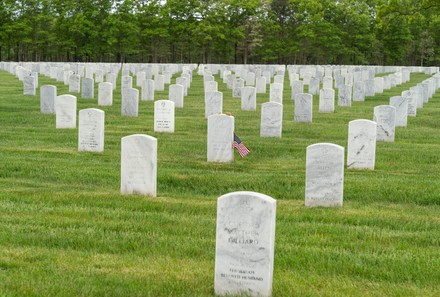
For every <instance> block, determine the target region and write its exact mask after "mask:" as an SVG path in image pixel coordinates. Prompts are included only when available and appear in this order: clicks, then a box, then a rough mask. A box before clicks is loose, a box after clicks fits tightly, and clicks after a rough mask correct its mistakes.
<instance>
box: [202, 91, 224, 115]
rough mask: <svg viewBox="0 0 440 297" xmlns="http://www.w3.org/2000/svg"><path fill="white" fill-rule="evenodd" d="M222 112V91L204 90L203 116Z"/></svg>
mask: <svg viewBox="0 0 440 297" xmlns="http://www.w3.org/2000/svg"><path fill="white" fill-rule="evenodd" d="M222 112H223V93H222V92H218V91H216V92H206V93H205V118H207V117H209V116H210V115H213V114H220V113H222Z"/></svg>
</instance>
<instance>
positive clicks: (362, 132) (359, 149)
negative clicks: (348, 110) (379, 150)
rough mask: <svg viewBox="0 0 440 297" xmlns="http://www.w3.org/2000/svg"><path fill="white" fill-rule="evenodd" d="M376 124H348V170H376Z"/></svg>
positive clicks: (355, 122) (366, 121)
mask: <svg viewBox="0 0 440 297" xmlns="http://www.w3.org/2000/svg"><path fill="white" fill-rule="evenodd" d="M375 160H376V123H375V122H373V121H369V120H354V121H351V122H349V123H348V146H347V169H370V170H374V164H375Z"/></svg>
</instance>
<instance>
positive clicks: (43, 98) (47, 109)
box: [40, 85, 57, 114]
mask: <svg viewBox="0 0 440 297" xmlns="http://www.w3.org/2000/svg"><path fill="white" fill-rule="evenodd" d="M56 97H57V87H55V86H52V85H45V86H41V88H40V111H41V113H47V114H52V113H55V98H56Z"/></svg>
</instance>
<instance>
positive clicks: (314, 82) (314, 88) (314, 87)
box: [309, 77, 319, 95]
mask: <svg viewBox="0 0 440 297" xmlns="http://www.w3.org/2000/svg"><path fill="white" fill-rule="evenodd" d="M318 93H319V79H317V78H316V77H312V78H311V79H310V83H309V94H312V95H317V94H318Z"/></svg>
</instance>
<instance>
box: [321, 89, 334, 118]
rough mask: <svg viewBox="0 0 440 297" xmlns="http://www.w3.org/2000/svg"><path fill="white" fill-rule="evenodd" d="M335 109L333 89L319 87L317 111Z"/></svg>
mask: <svg viewBox="0 0 440 297" xmlns="http://www.w3.org/2000/svg"><path fill="white" fill-rule="evenodd" d="M334 111H335V90H333V89H321V90H319V112H334Z"/></svg>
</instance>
